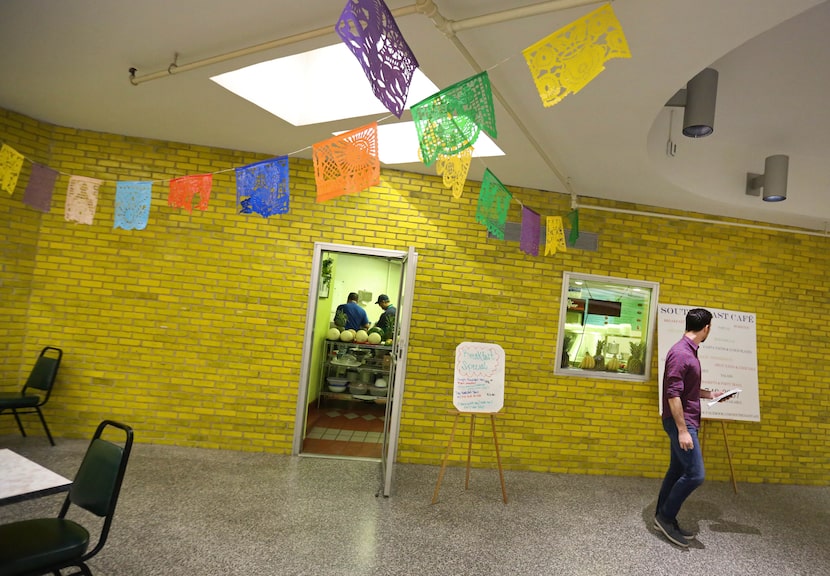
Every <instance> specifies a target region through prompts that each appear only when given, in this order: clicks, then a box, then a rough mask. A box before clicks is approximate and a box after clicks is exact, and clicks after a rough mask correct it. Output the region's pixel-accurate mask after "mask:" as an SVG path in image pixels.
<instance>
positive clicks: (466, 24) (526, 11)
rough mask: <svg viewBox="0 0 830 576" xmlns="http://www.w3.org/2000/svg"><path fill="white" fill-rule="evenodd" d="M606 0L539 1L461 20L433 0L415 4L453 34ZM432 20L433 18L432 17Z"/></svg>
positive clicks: (447, 32)
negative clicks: (445, 12) (443, 11)
mask: <svg viewBox="0 0 830 576" xmlns="http://www.w3.org/2000/svg"><path fill="white" fill-rule="evenodd" d="M605 1H606V0H548V1H547V2H540V3H539V4H532V5H530V6H523V7H520V8H510V9H509V10H502V11H501V12H491V13H490V14H482V15H481V16H473V17H472V18H465V19H463V20H447V19H446V18H444V17H443V16H441V15H440V13H438V7H437V6H436V5H435V2H433V0H417V1H416V2H415V5H416V6H417V7H418V11H419V12H420V13H421V14H424V15H425V16H428V17H430V18H432V17H433V14H438V16H439V17H440V18H439V19H440V20H441V24H440V25H439V24H438V23H436V24H435V25H436V26H437V27H438V29H439V30H441V31H442V32H444V33H445V34H454V33H456V32H461V31H463V30H471V29H473V28H481V27H483V26H489V25H491V24H499V23H501V22H508V21H510V20H518V19H519V18H529V17H531V16H538V15H540V14H547V13H549V12H558V11H560V10H567V9H568V8H578V7H580V6H588V5H589V4H601V3H603V2H605ZM433 22H435V20H434V19H433Z"/></svg>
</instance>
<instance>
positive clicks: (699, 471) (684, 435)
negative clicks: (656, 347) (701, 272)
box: [654, 308, 714, 548]
mask: <svg viewBox="0 0 830 576" xmlns="http://www.w3.org/2000/svg"><path fill="white" fill-rule="evenodd" d="M711 323H712V313H711V312H709V311H708V310H705V309H703V308H694V309H692V310H689V311H688V312H687V313H686V332H685V334H683V338H681V339H680V341H679V342H677V343H676V344H675V345H674V346H672V347H671V348H670V349H669V353H668V354H667V355H666V366H665V370H664V372H663V429H664V430H665V431H666V434H668V435H669V441H670V444H671V459H670V461H669V469H668V471H667V472H666V477H665V478H664V479H663V485H662V487H661V488H660V494H659V496H658V497H657V509H656V511H655V515H654V527H655V528H657V529H658V530H660V531H661V532H662V533H663V534H664V535H665V536H666V538H668V539H669V540H670V541H671V542H673V543H674V544H677V545H678V546H682V547H684V548H685V547H688V546H689V542H688V540H687V538H692V537H693V536H694V534H692V533H690V532H687V531H685V530H683V529H681V528H680V525H679V524H678V523H677V513H678V512H679V511H680V507H681V506H682V505H683V502H685V501H686V498H688V497H689V496H690V495H691V493H692V492H694V490H695V489H696V488H697V487H698V486H700V485H701V484H703V478H704V476H705V470H704V468H703V453H702V452H701V451H700V444H699V442H698V438H697V431H698V429H699V428H700V399H701V398H713V397H714V394H713V393H712V392H710V391H709V390H701V389H700V374H701V370H700V360H698V358H697V349H698V347H699V346H700V344H702V343H703V342H705V341H706V338H707V337H708V336H709V330H710V329H711V328H712V325H711Z"/></svg>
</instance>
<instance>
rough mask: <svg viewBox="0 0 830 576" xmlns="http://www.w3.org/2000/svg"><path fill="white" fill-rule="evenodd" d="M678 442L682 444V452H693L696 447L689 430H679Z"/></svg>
mask: <svg viewBox="0 0 830 576" xmlns="http://www.w3.org/2000/svg"><path fill="white" fill-rule="evenodd" d="M677 441H678V442H679V443H680V449H681V450H691V449H692V448H694V447H695V444H694V442H692V435H691V434H689V431H688V430H679V431H678V432H677Z"/></svg>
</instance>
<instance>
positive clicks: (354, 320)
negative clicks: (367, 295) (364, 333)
mask: <svg viewBox="0 0 830 576" xmlns="http://www.w3.org/2000/svg"><path fill="white" fill-rule="evenodd" d="M357 300H358V297H357V292H349V297H348V298H347V299H346V303H345V304H341V305H340V306H338V307H337V310H336V311H335V313H334V323H335V324H336V325H337V326H339V327H340V328H345V329H346V330H368V329H369V326H370V324H369V317H368V316H367V315H366V310H364V309H363V308H361V307H360V304H358V303H357Z"/></svg>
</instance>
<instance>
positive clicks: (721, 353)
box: [657, 304, 761, 422]
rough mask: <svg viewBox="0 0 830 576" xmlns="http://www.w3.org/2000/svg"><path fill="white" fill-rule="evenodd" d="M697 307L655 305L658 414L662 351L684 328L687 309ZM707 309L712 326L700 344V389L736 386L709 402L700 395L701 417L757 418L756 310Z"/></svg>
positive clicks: (681, 335)
mask: <svg viewBox="0 0 830 576" xmlns="http://www.w3.org/2000/svg"><path fill="white" fill-rule="evenodd" d="M692 308H697V306H681V305H675V304H658V305H657V352H658V355H659V365H658V367H659V376H658V386H659V396H658V403H659V406H660V411H661V413H662V410H663V403H662V401H661V400H660V399H662V397H663V373H664V372H665V363H666V355H667V354H668V353H669V348H671V347H672V346H673V345H674V344H675V343H676V342H677V341H678V340H680V338H682V337H683V333H684V332H685V331H686V313H687V312H688V311H689V310H691V309H692ZM701 308H706V309H707V310H709V312H711V313H712V330H711V331H710V332H709V337H708V338H706V342H704V343H703V344H701V345H700V349H699V350H698V358H699V359H700V367H701V370H702V371H703V376H702V384H701V387H702V388H706V389H708V390H712V391H714V392H716V393H718V394H721V393H723V392H726V391H727V390H732V389H734V388H740V389H741V392H740V393H739V394H738V395H737V396H735V397H734V398H732V399H730V400H728V401H724V402H719V403H717V404H715V405H714V406H709V403H708V401H706V400H705V399H701V401H700V409H701V416H702V417H703V418H715V419H719V420H749V421H752V422H760V420H761V408H760V404H759V399H758V354H757V351H758V348H757V343H756V340H755V314H753V313H750V312H736V311H734V310H720V309H717V308H709V307H706V306H701Z"/></svg>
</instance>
